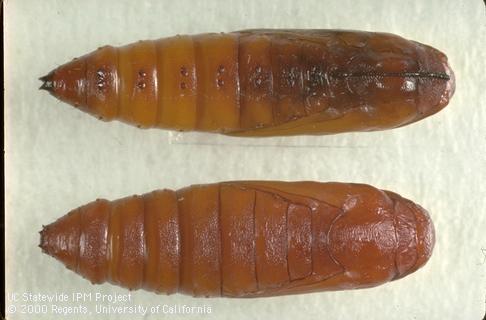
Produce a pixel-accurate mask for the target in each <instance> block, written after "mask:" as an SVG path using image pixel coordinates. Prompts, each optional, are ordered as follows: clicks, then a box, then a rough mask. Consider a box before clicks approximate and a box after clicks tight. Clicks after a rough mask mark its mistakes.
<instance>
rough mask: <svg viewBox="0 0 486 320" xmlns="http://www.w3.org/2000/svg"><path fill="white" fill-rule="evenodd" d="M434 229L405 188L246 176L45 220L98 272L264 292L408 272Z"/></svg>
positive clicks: (82, 269) (204, 292) (50, 233)
mask: <svg viewBox="0 0 486 320" xmlns="http://www.w3.org/2000/svg"><path fill="white" fill-rule="evenodd" d="M434 241H435V240H434V228H433V225H432V222H431V220H430V218H429V215H428V214H427V211H425V210H424V209H423V208H421V207H420V206H418V205H416V204H414V203H413V202H411V201H410V200H407V199H404V198H402V197H401V196H399V195H397V194H395V193H393V192H389V191H382V190H379V189H376V188H374V187H371V186H368V185H362V184H349V183H317V182H277V181H240V182H222V183H217V184H208V185H195V186H191V187H188V188H184V189H180V190H178V191H172V190H159V191H154V192H151V193H147V194H144V195H142V196H132V197H127V198H123V199H119V200H115V201H107V200H97V201H94V202H92V203H89V204H87V205H85V206H82V207H79V208H77V209H75V210H73V211H71V212H69V213H68V214H67V215H65V216H63V217H62V218H60V219H58V220H57V221H55V222H54V223H52V224H50V225H48V226H46V227H44V229H43V230H42V231H41V241H40V246H41V248H42V250H43V251H44V252H45V253H47V254H49V255H51V256H53V257H55V258H57V259H58V260H60V261H61V262H63V263H64V264H65V265H66V266H67V267H68V268H69V269H71V270H73V271H75V272H77V273H79V274H80V275H82V276H83V277H85V278H87V279H88V280H90V281H91V282H93V283H102V282H106V281H108V282H110V283H113V284H116V285H119V286H123V287H126V288H129V289H139V288H143V289H146V290H150V291H154V292H157V293H167V294H170V293H175V292H180V293H184V294H189V295H193V296H225V297H260V296H274V295H284V294H297V293H306V292H315V291H324V290H343V289H355V288H365V287H372V286H376V285H380V284H382V283H385V282H388V281H391V280H395V279H398V278H402V277H404V276H406V275H408V274H410V273H412V272H413V271H415V270H416V269H418V268H420V267H421V266H423V265H424V264H425V263H426V262H427V260H428V259H429V257H430V255H431V253H432V249H433V246H434Z"/></svg>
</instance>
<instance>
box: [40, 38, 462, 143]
mask: <svg viewBox="0 0 486 320" xmlns="http://www.w3.org/2000/svg"><path fill="white" fill-rule="evenodd" d="M41 80H43V81H44V84H43V85H42V87H41V88H42V89H47V90H49V91H50V92H51V93H52V94H53V95H54V96H55V97H57V98H59V99H60V100H62V101H65V102H67V103H69V104H71V105H74V106H75V107H77V108H79V109H81V110H83V111H85V112H88V113H90V114H92V115H94V116H95V117H98V118H99V119H102V120H106V121H110V120H113V119H117V120H121V121H124V122H127V123H129V124H132V125H136V126H138V127H141V128H152V127H157V128H165V129H175V130H179V131H206V132H219V133H223V134H228V135H235V136H253V137H257V136H285V135H304V134H308V135H320V134H332V133H338V132H349V131H372V130H383V129H390V128H396V127H400V126H404V125H407V124H409V123H412V122H415V121H418V120H421V119H423V118H425V117H427V116H429V115H432V114H434V113H436V112H438V111H439V110H441V109H442V108H444V107H445V106H446V105H447V104H448V102H449V99H450V98H451V96H452V95H453V93H454V88H455V82H454V75H453V72H452V71H451V69H450V67H449V65H448V64H447V57H446V56H445V55H444V54H443V53H441V52H440V51H438V50H436V49H434V48H432V47H430V46H427V45H424V44H420V43H418V42H415V41H409V40H406V39H403V38H401V37H399V36H396V35H392V34H388V33H372V32H359V31H343V30H247V31H238V32H233V33H212V34H201V35H195V36H179V35H178V36H175V37H171V38H163V39H159V40H155V41H139V42H136V43H133V44H130V45H127V46H124V47H120V48H114V47H111V46H105V47H102V48H99V49H98V50H96V51H94V52H92V53H90V54H87V55H85V56H82V57H80V58H78V59H74V60H73V61H71V62H69V63H67V64H64V65H62V66H60V67H58V68H57V69H55V70H53V71H52V72H50V73H49V74H48V75H47V76H44V77H42V78H41Z"/></svg>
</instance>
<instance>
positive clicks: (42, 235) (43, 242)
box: [39, 225, 47, 253]
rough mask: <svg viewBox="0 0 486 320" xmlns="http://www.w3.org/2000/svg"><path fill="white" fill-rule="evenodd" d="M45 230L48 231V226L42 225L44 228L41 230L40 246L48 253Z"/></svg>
mask: <svg viewBox="0 0 486 320" xmlns="http://www.w3.org/2000/svg"><path fill="white" fill-rule="evenodd" d="M45 232H46V227H45V226H44V225H42V230H41V231H39V234H40V243H39V248H41V249H42V252H44V253H47V239H46V236H45Z"/></svg>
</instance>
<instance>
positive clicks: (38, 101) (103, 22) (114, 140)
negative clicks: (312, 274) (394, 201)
mask: <svg viewBox="0 0 486 320" xmlns="http://www.w3.org/2000/svg"><path fill="white" fill-rule="evenodd" d="M5 17H6V25H5V33H6V36H5V37H6V51H5V52H6V65H5V71H6V72H5V79H6V83H5V133H6V138H5V145H6V147H5V149H6V150H5V159H6V183H7V185H6V239H7V241H6V263H7V270H6V279H7V288H6V291H7V294H8V296H7V307H8V309H7V310H8V311H9V312H10V314H8V317H7V318H8V319H67V318H69V319H98V318H99V319H118V318H121V319H142V318H144V319H159V318H173V319H184V318H194V317H197V316H202V317H204V318H206V319H247V318H263V317H265V318H267V319H295V318H298V317H302V318H306V319H353V320H356V319H388V320H389V319H430V320H432V319H437V320H439V319H440V320H442V319H477V320H479V319H481V317H482V316H483V314H484V310H485V299H486V262H485V260H486V235H485V230H486V218H485V217H486V187H485V185H486V184H485V183H484V181H485V180H486V174H485V168H486V103H485V102H486V94H485V92H486V90H485V84H486V78H485V71H486V63H485V61H486V55H485V48H486V42H485V34H486V30H485V24H486V19H485V10H484V5H483V3H482V1H480V0H477V1H444V0H434V1H359V2H358V1H351V0H347V1H346V0H336V1H322V0H315V1H310V0H309V1H302V0H301V1H290V0H289V1H256V0H245V1H223V0H221V1H217V0H214V1H208V0H206V1H200V2H195V1H189V0H179V1H130V0H123V1H27V0H16V1H6V11H5ZM246 28H333V29H334V28H345V29H358V30H369V31H385V32H391V33H396V34H399V35H402V36H403V37H405V38H409V39H414V40H417V41H420V42H423V43H427V44H429V45H432V46H434V47H436V48H438V49H440V50H442V51H444V52H445V53H446V54H447V55H448V57H449V59H450V63H451V66H452V68H453V70H454V71H455V74H456V78H457V89H456V93H455V96H454V97H453V99H452V100H451V103H450V105H449V106H448V107H447V108H446V109H444V110H443V111H442V112H440V113H438V114H437V115H434V116H432V117H430V118H428V119H426V120H423V121H421V122H419V123H416V124H413V125H410V126H406V127H404V128H401V129H396V130H391V131H385V132H374V133H355V134H341V135H336V136H322V137H295V138H286V139H281V138H277V139H263V140H255V139H235V138H225V137H223V136H214V135H207V134H206V135H205V134H202V135H201V134H199V135H196V136H192V135H191V136H189V135H187V136H184V135H182V136H181V135H180V134H173V133H170V132H168V131H163V130H139V129H136V128H133V127H130V126H128V125H125V124H122V123H118V122H111V123H105V122H101V121H97V120H96V119H95V118H93V117H90V116H88V115H86V114H84V113H81V112H79V111H78V110H76V109H74V108H72V107H69V106H68V105H66V104H63V103H61V102H59V101H57V100H56V99H54V98H53V97H51V96H49V95H48V94H47V93H46V92H43V91H39V90H37V88H38V87H39V86H40V82H39V81H38V80H37V78H38V77H40V76H42V75H45V74H46V73H48V72H49V71H50V70H52V69H53V68H55V67H57V66H58V65H60V64H63V63H65V62H67V61H69V60H71V59H72V58H74V57H77V56H80V55H83V54H85V53H87V52H90V51H92V50H94V49H96V48H97V47H99V46H101V45H105V44H111V45H122V44H127V43H130V42H133V41H136V40H140V39H156V38H160V37H166V36H171V35H174V34H195V33H202V32H210V31H211V32H220V31H234V30H239V29H246ZM239 179H246V180H247V179H275V180H318V181H347V182H362V183H368V184H371V185H374V186H376V187H379V188H383V189H389V190H394V191H396V192H398V193H400V194H402V195H403V196H405V197H407V198H410V199H413V200H414V201H416V202H417V203H420V204H421V205H423V206H424V207H425V208H427V209H428V210H429V211H430V213H431V217H432V219H433V221H434V224H435V228H436V233H437V242H436V247H435V251H434V254H433V256H432V258H431V259H430V261H429V263H428V264H427V265H426V266H425V267H424V268H423V269H421V270H419V271H417V272H416V273H414V274H413V275H410V276H408V277H406V278H404V279H401V280H399V281H395V282H392V283H389V284H386V285H383V286H380V287H376V288H373V289H366V290H354V291H343V292H324V293H316V294H306V295H296V296H286V297H276V298H264V299H225V298H212V299H201V298H192V297H188V296H183V295H172V296H157V295H154V294H152V293H150V292H144V291H136V292H131V297H130V301H129V302H125V303H119V304H112V306H114V307H118V306H122V307H124V306H136V305H142V306H144V307H147V308H149V313H150V308H155V307H156V306H157V305H160V307H159V308H160V311H159V314H158V315H157V314H150V315H146V316H145V317H144V316H142V315H139V314H136V315H134V314H129V313H128V311H126V312H125V314H122V315H118V314H111V315H107V314H96V305H105V306H107V305H110V304H109V303H100V302H99V301H95V295H96V294H97V293H99V294H127V293H128V291H127V290H125V289H122V288H118V287H115V286H112V285H109V284H105V285H97V286H93V285H91V284H90V283H89V282H88V281H87V280H84V279H83V278H81V277H80V276H77V275H76V274H74V273H73V272H71V271H69V270H67V269H66V268H65V267H64V266H63V265H62V264H61V263H59V262H57V261H56V260H54V259H53V258H51V257H49V256H47V255H44V254H42V253H41V250H40V249H39V248H38V247H37V245H38V243H39V235H38V231H39V230H40V229H41V227H42V225H43V224H49V223H51V222H53V221H54V220H55V219H57V218H58V217H60V216H62V215H64V214H65V213H66V212H68V211H69V210H70V209H73V208H75V207H78V206H80V205H82V204H85V203H87V202H89V201H92V200H94V199H96V198H98V197H101V198H107V199H116V198H119V197H122V196H126V195H130V194H134V193H137V194H140V193H145V192H148V191H151V190H153V189H158V188H174V189H176V188H180V187H184V186H187V185H190V184H196V183H210V182H217V181H224V180H239ZM24 293H32V294H38V293H41V294H51V295H52V294H67V295H68V296H69V298H68V301H67V302H53V303H51V302H38V303H31V302H25V301H22V300H23V296H22V295H23V294H24ZM73 293H84V294H91V295H92V297H91V299H88V298H87V299H86V301H82V300H80V301H78V302H74V301H73V298H72V294H73ZM13 297H17V299H18V300H17V301H14V300H13ZM35 305H47V310H46V313H43V312H44V311H43V310H42V309H37V310H36V309H35V308H39V307H34V306H35ZM53 305H57V306H60V307H75V306H79V305H82V306H85V307H86V308H88V309H89V311H90V312H92V314H91V315H79V314H74V315H56V314H53V313H52V310H53V309H52V308H53ZM29 306H30V307H29ZM164 306H165V307H164ZM171 306H178V307H179V308H182V306H190V307H191V306H199V307H204V306H205V307H206V311H207V309H208V307H209V308H210V309H211V312H210V313H206V314H202V315H201V314H199V315H197V314H196V315H195V314H187V313H180V312H179V313H175V314H171V313H164V312H163V311H162V309H163V308H165V311H168V307H171ZM185 310H187V309H185ZM65 311H66V312H67V311H68V310H67V309H66V310H65ZM152 311H155V310H152ZM179 311H180V310H179ZM31 312H33V313H34V314H29V313H31Z"/></svg>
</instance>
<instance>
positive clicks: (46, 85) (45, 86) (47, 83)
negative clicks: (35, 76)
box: [39, 72, 54, 92]
mask: <svg viewBox="0 0 486 320" xmlns="http://www.w3.org/2000/svg"><path fill="white" fill-rule="evenodd" d="M52 75H53V73H52V72H50V73H49V74H47V75H45V76H43V77H40V78H39V80H40V81H42V82H43V83H42V85H41V86H40V87H39V90H47V91H49V92H52V91H53V90H54V81H52Z"/></svg>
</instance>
